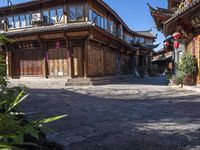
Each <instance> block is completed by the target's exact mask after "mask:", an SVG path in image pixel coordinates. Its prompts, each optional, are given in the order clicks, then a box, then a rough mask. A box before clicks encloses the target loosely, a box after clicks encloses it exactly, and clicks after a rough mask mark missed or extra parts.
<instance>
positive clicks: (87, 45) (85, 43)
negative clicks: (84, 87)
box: [83, 37, 90, 78]
mask: <svg viewBox="0 0 200 150" xmlns="http://www.w3.org/2000/svg"><path fill="white" fill-rule="evenodd" d="M89 48H90V46H89V38H88V37H87V38H86V39H85V42H84V53H83V65H84V78H87V77H88V49H89Z"/></svg>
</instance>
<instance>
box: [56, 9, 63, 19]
mask: <svg viewBox="0 0 200 150" xmlns="http://www.w3.org/2000/svg"><path fill="white" fill-rule="evenodd" d="M62 20H63V8H58V9H57V21H58V22H61V21H62Z"/></svg>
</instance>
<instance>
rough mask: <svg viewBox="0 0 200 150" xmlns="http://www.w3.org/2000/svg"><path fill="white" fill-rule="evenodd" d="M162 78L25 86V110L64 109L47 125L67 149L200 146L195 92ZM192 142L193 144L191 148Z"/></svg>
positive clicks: (50, 112) (180, 148)
mask: <svg viewBox="0 0 200 150" xmlns="http://www.w3.org/2000/svg"><path fill="white" fill-rule="evenodd" d="M164 83H165V81H164V80H163V79H162V78H155V79H145V80H133V81H130V82H129V83H121V84H113V85H104V86H89V87H67V88H66V89H55V90H53V89H46V90H45V89H42V90H39V89H35V90H30V91H29V93H30V96H29V100H28V101H26V102H25V103H24V106H23V108H24V109H25V111H27V112H29V113H30V114H31V113H37V112H42V113H43V114H45V115H46V116H52V115H62V114H68V117H66V118H64V119H62V120H59V121H56V122H54V123H52V124H50V125H49V126H50V127H52V128H53V129H54V130H55V132H54V133H49V137H50V138H51V139H53V140H55V141H57V142H59V143H61V144H63V145H64V146H65V148H66V150H186V149H191V150H193V148H194V150H200V148H198V146H200V96H199V93H195V92H190V91H181V90H179V91H174V90H172V89H170V88H169V87H167V86H165V85H163V84H164ZM195 148H196V149H195Z"/></svg>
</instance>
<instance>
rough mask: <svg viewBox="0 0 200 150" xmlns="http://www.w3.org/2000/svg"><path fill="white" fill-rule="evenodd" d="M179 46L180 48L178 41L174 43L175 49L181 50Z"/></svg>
mask: <svg viewBox="0 0 200 150" xmlns="http://www.w3.org/2000/svg"><path fill="white" fill-rule="evenodd" d="M179 46H180V43H179V42H178V41H174V48H176V49H177V48H179Z"/></svg>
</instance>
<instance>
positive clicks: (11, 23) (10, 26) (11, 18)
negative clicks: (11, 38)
mask: <svg viewBox="0 0 200 150" xmlns="http://www.w3.org/2000/svg"><path fill="white" fill-rule="evenodd" d="M8 28H9V29H10V28H14V22H13V17H8Z"/></svg>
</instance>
